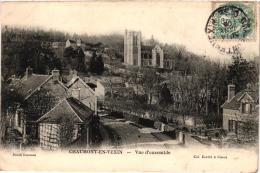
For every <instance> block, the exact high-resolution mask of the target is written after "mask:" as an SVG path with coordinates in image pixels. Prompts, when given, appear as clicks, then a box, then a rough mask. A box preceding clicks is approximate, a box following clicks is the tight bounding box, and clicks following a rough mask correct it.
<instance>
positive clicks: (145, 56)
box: [7, 30, 259, 150]
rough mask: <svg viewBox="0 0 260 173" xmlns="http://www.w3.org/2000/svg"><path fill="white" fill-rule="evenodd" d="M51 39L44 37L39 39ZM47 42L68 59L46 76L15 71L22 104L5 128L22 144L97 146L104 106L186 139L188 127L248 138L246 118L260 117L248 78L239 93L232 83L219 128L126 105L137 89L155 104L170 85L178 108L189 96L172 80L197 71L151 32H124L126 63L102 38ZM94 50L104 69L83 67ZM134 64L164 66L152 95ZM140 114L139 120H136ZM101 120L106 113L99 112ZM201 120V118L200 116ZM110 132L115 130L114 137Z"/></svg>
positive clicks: (13, 87) (188, 78) (13, 84)
mask: <svg viewBox="0 0 260 173" xmlns="http://www.w3.org/2000/svg"><path fill="white" fill-rule="evenodd" d="M46 45H47V43H43V44H42V46H46ZM47 46H48V45H47ZM49 46H51V47H52V49H53V50H54V52H56V53H57V54H60V55H61V56H62V58H63V59H64V64H62V65H63V66H62V70H61V71H60V70H56V69H53V70H52V71H51V72H50V73H49V74H46V75H43V74H35V73H33V69H32V68H30V67H28V68H26V71H25V72H24V76H23V77H22V78H16V77H15V76H13V77H12V78H11V82H10V88H11V90H17V91H18V93H19V94H20V95H21V96H22V97H23V104H17V105H16V106H15V107H10V108H9V110H8V112H7V117H8V118H7V119H9V120H10V121H9V122H8V123H9V124H8V132H10V133H12V134H13V135H15V139H16V141H15V142H16V143H18V144H19V145H20V146H22V145H25V146H26V145H32V146H34V145H36V146H40V147H41V148H42V149H46V150H56V149H58V148H61V147H66V146H68V145H77V146H78V145H82V146H84V147H91V146H94V145H95V144H96V143H98V141H99V140H101V139H100V133H102V132H101V131H104V129H102V128H103V127H102V126H101V125H100V124H101V120H100V119H102V116H103V115H104V114H102V111H104V110H105V111H107V110H109V111H111V112H116V113H118V112H119V114H120V113H121V114H123V116H125V117H123V118H125V119H127V118H126V117H127V116H129V117H131V118H129V119H127V120H128V121H129V122H126V123H128V125H129V124H130V125H134V126H136V127H138V128H141V130H139V131H141V132H143V133H142V134H144V133H147V132H146V131H145V130H144V129H145V128H146V126H145V125H147V124H148V125H147V126H149V128H151V129H152V130H151V129H149V130H150V131H151V132H150V134H153V135H154V136H155V138H156V139H161V138H165V136H163V135H164V134H163V135H161V134H160V135H161V136H160V135H159V136H156V135H157V134H155V132H165V133H167V132H169V131H175V134H174V136H175V137H174V138H175V139H176V138H179V140H180V141H181V142H183V141H184V140H185V137H184V136H183V133H182V132H187V131H188V130H190V132H192V133H194V134H193V135H197V136H203V137H205V136H207V135H208V136H211V137H219V136H218V135H220V131H221V130H224V131H225V132H227V133H228V134H231V135H236V136H240V137H243V135H244V134H243V133H242V132H241V128H243V127H242V126H243V124H244V123H248V122H249V121H251V120H252V121H255V118H256V117H258V115H257V114H258V111H259V96H258V93H257V92H256V91H255V90H252V89H251V86H250V85H248V87H247V88H246V89H244V90H242V91H239V92H235V91H236V90H235V87H236V86H235V85H233V84H230V85H228V91H227V100H226V101H225V103H224V104H223V105H222V106H221V107H222V109H223V116H222V117H223V119H222V123H221V124H222V127H220V128H218V129H216V130H215V131H212V130H208V131H206V130H204V131H203V130H201V129H200V130H199V131H200V132H197V131H196V129H195V130H194V129H193V127H194V124H195V120H194V117H192V116H190V117H188V118H186V119H184V118H183V119H184V121H185V122H184V124H185V129H184V128H182V129H180V128H177V127H178V121H179V120H175V119H174V118H172V114H173V111H171V112H166V111H165V112H164V113H163V115H162V116H161V117H159V118H158V117H156V114H159V113H157V112H156V110H152V111H150V112H149V111H146V112H140V113H138V114H137V113H136V112H134V111H133V110H131V109H132V108H131V107H128V105H123V104H128V103H125V102H120V99H125V100H126V101H129V100H130V101H129V102H131V96H134V97H138V98H139V99H140V100H144V101H145V102H146V103H149V104H150V105H152V106H154V107H155V106H156V105H158V104H159V103H160V100H161V98H162V97H164V96H163V95H162V92H166V93H169V95H171V99H172V100H170V101H171V102H172V103H173V108H174V111H176V112H178V111H181V107H180V106H181V105H182V104H183V103H184V101H183V100H184V99H183V97H184V95H183V93H181V91H180V90H178V91H177V90H175V89H174V87H173V86H171V84H172V83H171V82H170V79H173V78H174V79H177V80H182V81H185V82H187V81H188V82H191V81H192V79H194V78H196V76H195V77H194V76H193V77H192V76H190V75H185V76H183V75H181V74H179V73H178V72H176V71H174V70H172V69H173V68H174V66H175V62H174V60H173V59H172V58H171V57H170V56H169V55H168V53H167V51H165V50H163V48H162V46H161V45H160V44H158V43H156V42H155V41H154V40H153V39H151V40H149V41H144V40H142V37H141V32H140V31H129V30H126V31H125V34H124V57H123V62H119V63H118V60H117V59H116V58H115V57H114V56H113V57H110V55H112V54H113V49H112V48H106V47H105V46H104V45H103V44H102V43H96V44H90V43H84V42H83V41H82V40H81V39H74V40H73V39H68V40H67V41H66V42H65V43H60V42H53V43H52V44H51V45H49ZM108 52H109V53H108ZM94 54H95V55H96V54H98V55H100V56H101V57H103V58H104V57H105V58H110V59H109V63H106V62H105V63H104V68H105V72H104V73H103V74H102V75H96V74H95V75H92V74H89V73H88V74H85V73H84V72H82V71H84V68H89V66H90V63H89V62H90V60H91V58H92V57H93V56H94ZM113 62H115V63H113ZM136 67H137V68H138V69H142V68H152V69H160V70H162V71H164V72H163V73H158V72H156V74H158V75H160V77H161V78H162V79H163V80H162V81H160V82H159V84H158V86H157V88H156V89H154V90H156V91H155V92H152V93H149V94H150V95H149V96H147V93H146V92H147V91H146V90H147V88H145V87H144V86H143V85H142V84H141V83H138V81H139V80H140V78H142V77H143V74H142V73H141V72H140V71H139V70H137V71H135V70H131V68H136ZM169 70H172V71H169ZM136 81H137V82H136ZM210 92H211V91H208V90H206V91H205V89H204V88H203V89H202V90H200V91H199V96H200V95H201V97H202V95H204V94H205V93H206V95H207V96H208V95H209V94H210ZM184 94H185V93H184ZM206 99H208V97H207V98H206ZM112 102H115V105H112ZM111 105H112V106H113V108H112V106H111ZM110 106H111V107H110ZM138 106H139V105H138ZM207 108H208V107H207ZM207 108H206V109H207ZM164 109H166V108H164ZM152 112H154V113H152ZM105 114H109V113H107V112H106V113H105ZM130 115H131V116H130ZM132 115H134V118H133V117H132ZM119 117H120V116H119ZM136 117H137V118H140V119H139V120H138V121H136V122H135V119H136ZM183 117H184V115H183ZM114 119H115V118H114ZM118 119H122V117H120V118H117V119H116V120H117V121H119V122H120V121H123V120H118ZM102 121H105V120H103V119H102ZM131 123H132V124H131ZM138 123H139V124H138ZM196 123H197V125H200V124H203V123H202V121H201V122H200V121H199V120H197V122H196ZM108 124H109V123H108ZM142 128H144V129H142ZM188 128H190V129H188ZM187 129H188V130H187ZM202 131H203V132H202ZM179 132H180V133H179ZM197 133H199V134H197ZM202 133H203V134H202ZM216 134H218V135H216ZM109 135H110V136H111V134H108V135H107V136H109ZM101 136H102V135H101ZM162 136H163V137H162ZM103 138H104V137H103ZM112 138H116V137H115V136H112ZM139 138H141V137H140V135H138V138H137V139H139ZM252 138H253V137H252ZM119 139H120V137H117V138H116V140H118V141H119ZM167 139H168V138H167ZM187 139H188V138H186V140H187ZM114 140H115V139H114Z"/></svg>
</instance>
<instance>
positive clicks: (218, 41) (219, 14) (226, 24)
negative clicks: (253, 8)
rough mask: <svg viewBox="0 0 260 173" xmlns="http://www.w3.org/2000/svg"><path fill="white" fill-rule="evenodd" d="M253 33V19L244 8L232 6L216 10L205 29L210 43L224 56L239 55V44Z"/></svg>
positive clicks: (224, 6)
mask: <svg viewBox="0 0 260 173" xmlns="http://www.w3.org/2000/svg"><path fill="white" fill-rule="evenodd" d="M252 31H253V24H252V19H251V18H250V17H249V16H248V15H247V13H246V12H245V11H244V10H243V8H241V7H239V6H236V5H232V4H227V5H223V6H221V7H219V8H217V9H216V10H214V11H213V12H212V13H211V15H210V17H209V18H208V21H207V24H206V27H205V32H206V34H207V36H208V39H209V41H210V43H211V44H212V45H213V47H215V48H217V49H218V50H219V51H220V53H223V54H236V53H239V51H240V44H239V42H241V41H244V40H245V39H247V38H248V36H249V35H250V34H251V33H252ZM234 40H235V42H233V43H232V44H230V41H234ZM234 43H235V44H234Z"/></svg>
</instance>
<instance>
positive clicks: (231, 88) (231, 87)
mask: <svg viewBox="0 0 260 173" xmlns="http://www.w3.org/2000/svg"><path fill="white" fill-rule="evenodd" d="M235 93H236V87H235V85H233V84H229V85H228V102H230V100H231V99H232V98H233V97H234V96H235Z"/></svg>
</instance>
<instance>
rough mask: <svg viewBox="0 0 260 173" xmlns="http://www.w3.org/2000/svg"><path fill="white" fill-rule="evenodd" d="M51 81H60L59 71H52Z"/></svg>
mask: <svg viewBox="0 0 260 173" xmlns="http://www.w3.org/2000/svg"><path fill="white" fill-rule="evenodd" d="M51 74H52V80H53V82H58V81H59V80H60V71H59V70H52V72H51Z"/></svg>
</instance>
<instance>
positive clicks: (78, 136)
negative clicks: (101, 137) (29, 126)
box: [37, 97, 94, 150]
mask: <svg viewBox="0 0 260 173" xmlns="http://www.w3.org/2000/svg"><path fill="white" fill-rule="evenodd" d="M93 116H94V111H92V110H91V109H90V108H89V107H87V106H86V105H85V104H83V103H82V102H80V101H79V100H77V99H75V98H72V97H71V98H67V99H64V100H62V101H61V102H60V103H59V104H57V105H56V106H55V107H54V108H53V109H51V110H50V111H49V112H47V113H46V114H45V115H43V116H42V117H41V118H40V119H39V120H38V121H37V122H38V123H39V138H40V147H41V148H42V149H46V150H56V149H58V148H60V147H67V146H69V145H71V144H73V143H74V142H75V141H78V142H79V143H80V144H83V145H85V146H88V145H89V144H91V142H92V127H93V124H92V123H93V118H94V117H93Z"/></svg>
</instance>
